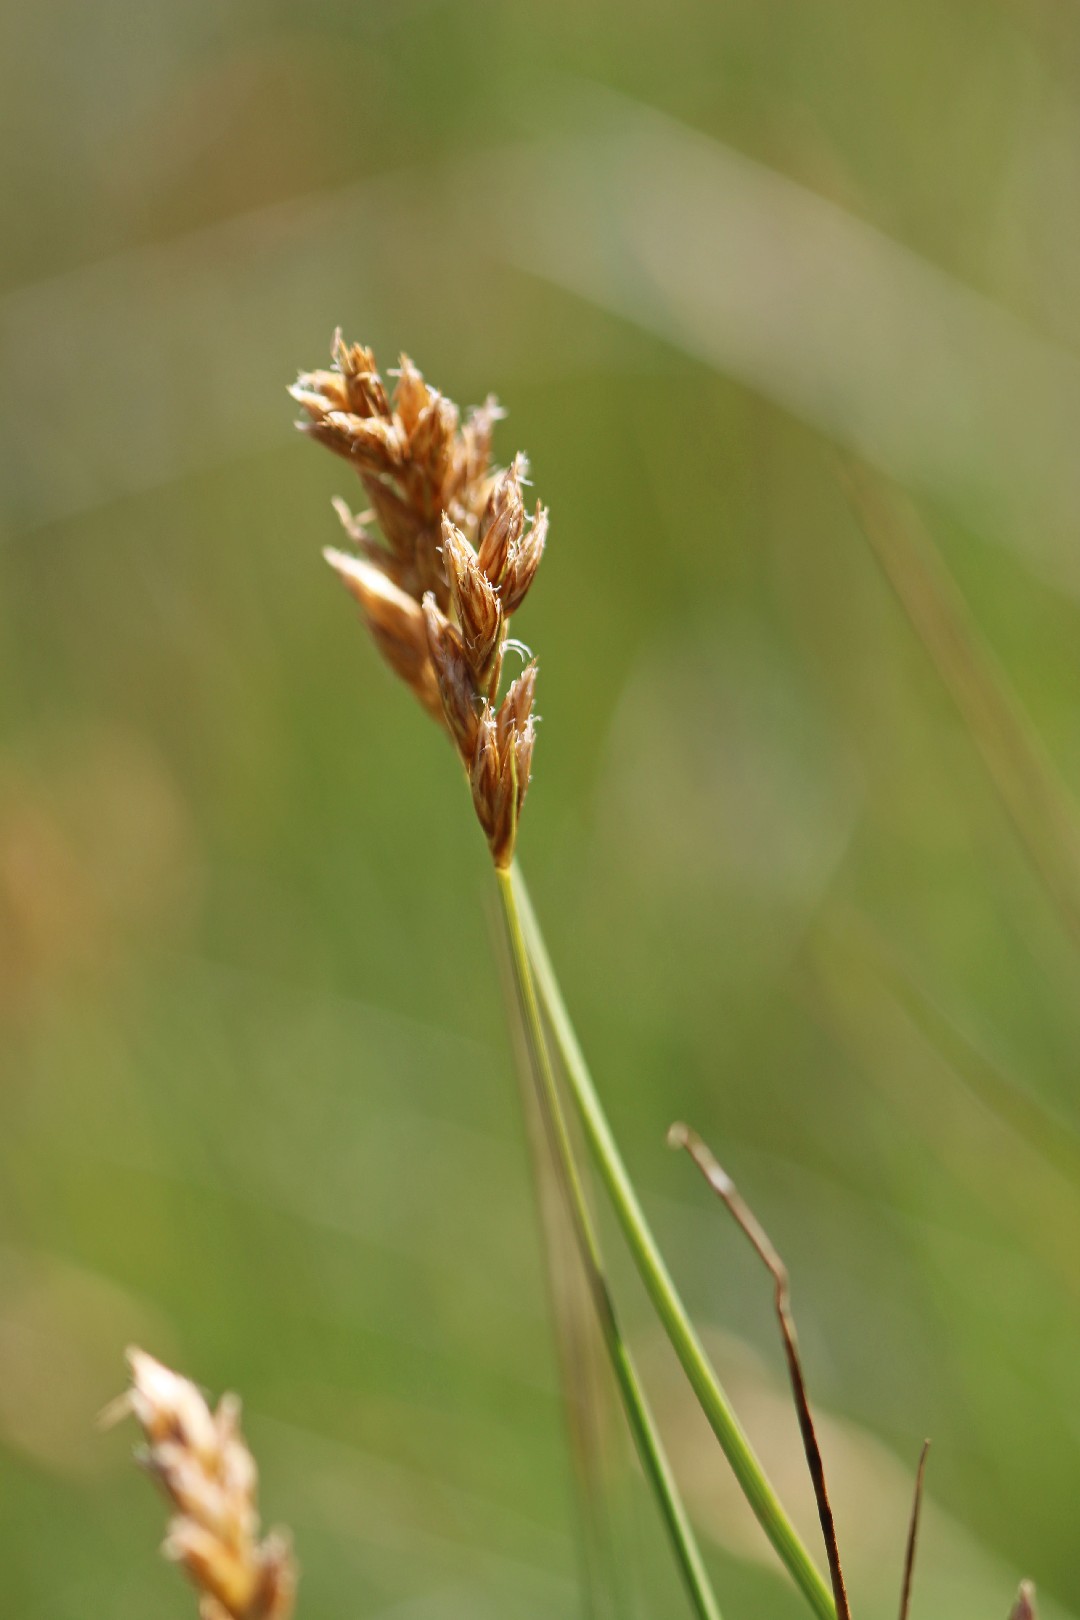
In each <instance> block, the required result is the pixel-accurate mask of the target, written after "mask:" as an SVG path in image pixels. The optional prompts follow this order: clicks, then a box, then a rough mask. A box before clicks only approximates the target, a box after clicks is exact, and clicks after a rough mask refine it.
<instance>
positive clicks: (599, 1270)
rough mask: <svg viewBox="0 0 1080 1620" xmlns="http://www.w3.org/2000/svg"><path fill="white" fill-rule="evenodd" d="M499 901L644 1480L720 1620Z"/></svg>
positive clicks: (506, 889)
mask: <svg viewBox="0 0 1080 1620" xmlns="http://www.w3.org/2000/svg"><path fill="white" fill-rule="evenodd" d="M495 876H496V880H497V884H498V890H499V899H500V901H501V903H502V914H503V921H504V923H505V926H506V938H507V944H508V945H509V948H510V957H511V961H512V963H513V967H514V979H515V984H516V987H517V993H518V1005H519V1009H520V1012H521V1016H522V1023H523V1025H524V1029H525V1034H526V1038H527V1041H528V1045H529V1054H530V1058H531V1062H532V1069H533V1079H534V1082H535V1085H536V1090H537V1099H538V1102H539V1105H540V1110H541V1113H542V1115H543V1119H544V1125H545V1129H546V1130H547V1132H548V1137H549V1142H550V1146H551V1152H552V1157H553V1159H554V1160H555V1163H556V1164H557V1166H558V1168H559V1174H560V1178H561V1180H562V1186H563V1193H564V1195H565V1198H566V1202H567V1209H568V1212H569V1215H570V1218H571V1221H572V1222H573V1226H574V1232H575V1235H576V1237H577V1241H578V1246H579V1248H580V1251H581V1258H582V1263H583V1265H584V1268H585V1273H586V1277H587V1279H588V1282H589V1288H590V1291H591V1293H592V1296H593V1300H594V1303H595V1307H596V1312H597V1316H598V1318H599V1322H600V1328H601V1331H602V1333H603V1337H604V1343H605V1346H606V1348H607V1352H608V1356H609V1358H610V1360H611V1365H612V1370H613V1372H614V1374H615V1379H616V1382H617V1384H618V1386H619V1393H620V1395H621V1397H622V1403H623V1408H624V1410H625V1412H626V1417H627V1421H628V1423H629V1425H630V1430H631V1433H632V1434H633V1437H634V1443H635V1445H636V1447H637V1451H638V1456H639V1457H640V1459H641V1465H642V1468H643V1469H644V1472H645V1477H646V1479H647V1480H648V1482H649V1485H650V1486H651V1488H652V1491H653V1495H654V1496H655V1498H656V1502H657V1506H658V1507H659V1509H660V1513H661V1515H662V1517H663V1520H664V1524H665V1527H666V1529H667V1532H668V1536H669V1538H670V1541H671V1545H672V1549H673V1551H674V1553H675V1557H676V1561H677V1562H678V1565H679V1569H680V1572H681V1574H682V1577H683V1580H684V1582H685V1584H686V1588H687V1591H688V1592H689V1594H690V1597H691V1600H692V1602H693V1604H694V1608H695V1610H696V1611H697V1614H698V1616H699V1617H700V1620H720V1610H719V1607H718V1605H717V1602H716V1598H715V1596H714V1595H713V1592H712V1588H711V1586H710V1584H709V1577H708V1574H707V1572H706V1570H705V1565H704V1561H703V1560H702V1557H701V1551H700V1549H699V1547H698V1545H697V1541H696V1539H695V1537H694V1532H693V1529H692V1528H691V1525H690V1521H689V1518H688V1517H687V1513H686V1509H685V1507H684V1506H683V1502H682V1498H681V1496H680V1495H679V1488H678V1486H677V1484H676V1483H675V1478H674V1475H673V1474H672V1471H671V1465H670V1463H669V1462H668V1459H667V1454H666V1453H665V1451H664V1446H663V1442H662V1441H661V1439H660V1435H659V1432H658V1430H657V1427H656V1422H655V1419H654V1418H653V1415H652V1412H651V1411H650V1409H649V1404H648V1401H647V1399H646V1396H645V1392H644V1390H643V1389H642V1386H641V1382H640V1379H639V1377H638V1373H637V1369H636V1367H635V1365H634V1362H633V1359H632V1357H631V1355H630V1351H629V1349H628V1347H627V1345H626V1342H625V1340H624V1339H623V1336H622V1333H621V1331H620V1328H619V1323H618V1319H617V1317H616V1315H615V1308H614V1304H613V1301H612V1298H611V1294H610V1291H609V1289H608V1286H607V1281H606V1279H605V1276H604V1269H603V1259H602V1256H601V1253H600V1245H599V1241H598V1239H597V1235H596V1230H595V1228H594V1226H593V1221H592V1216H591V1214H590V1213H589V1206H588V1202H587V1200H586V1196H585V1189H584V1186H583V1185H582V1181H581V1176H580V1174H579V1171H578V1168H577V1164H576V1162H575V1159H574V1153H573V1147H572V1144H571V1141H570V1133H569V1130H568V1128H567V1122H566V1116H565V1114H564V1113H563V1107H562V1101H561V1099H560V1097H559V1090H558V1086H557V1084H556V1081H555V1074H554V1071H553V1069H552V1066H551V1057H550V1054H549V1052H548V1047H547V1041H546V1039H545V1036H544V1028H543V1023H542V1020H541V1016H540V1005H539V1002H538V1001H537V996H536V985H535V983H534V981H533V974H532V970H531V969H530V966H529V956H528V952H527V950H526V945H525V935H524V933H523V930H522V919H521V916H520V913H519V910H518V897H517V893H516V889H515V884H514V879H513V875H512V872H511V870H509V869H502V868H496V873H495Z"/></svg>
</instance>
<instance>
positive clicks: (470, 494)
mask: <svg viewBox="0 0 1080 1620" xmlns="http://www.w3.org/2000/svg"><path fill="white" fill-rule="evenodd" d="M333 362H334V363H333V367H332V369H331V370H329V371H312V372H306V373H303V374H302V375H301V376H300V378H299V379H298V381H297V383H296V385H295V387H294V388H293V389H292V390H291V393H292V396H293V398H294V399H295V400H296V401H297V402H298V403H299V404H300V405H301V406H302V408H303V410H304V412H305V413H306V417H305V420H303V421H301V423H300V424H299V426H300V427H301V429H302V430H303V431H304V432H305V433H308V434H309V435H310V436H311V437H312V438H314V439H317V440H318V442H319V443H320V444H324V445H326V446H327V448H328V449H330V450H333V451H334V452H335V453H336V454H337V455H340V456H343V457H344V458H345V459H346V460H348V461H351V462H352V464H353V465H354V467H355V468H356V471H357V473H358V474H359V477H360V481H361V483H362V484H363V486H364V491H365V493H366V495H367V498H368V501H369V502H370V510H369V511H366V512H363V513H362V514H360V515H359V516H354V515H353V514H352V512H351V511H350V510H349V508H348V507H347V506H346V505H345V503H344V502H335V507H336V510H337V513H338V516H339V518H340V519H341V522H342V525H343V527H344V529H345V532H346V534H347V535H348V537H349V539H350V541H351V542H352V544H353V546H354V547H355V549H356V552H357V553H358V555H355V556H354V555H351V554H349V553H346V552H341V551H333V550H330V551H327V552H326V554H325V555H326V559H327V561H328V562H329V563H330V565H331V567H332V568H334V569H335V570H336V571H337V573H338V575H339V576H340V578H341V579H342V581H343V582H344V584H345V585H346V586H347V588H348V589H349V591H350V592H351V593H352V595H353V596H354V597H355V599H356V601H357V602H358V603H359V605H360V608H361V611H362V612H363V615H364V618H365V620H366V621H367V625H368V628H369V629H370V631H371V634H372V639H373V640H374V642H375V644H376V646H377V647H378V649H379V651H380V652H381V654H382V656H383V658H384V659H385V660H386V662H387V663H388V664H389V665H390V667H391V669H392V670H393V671H394V673H395V674H396V675H398V676H400V677H401V679H402V680H403V681H404V682H405V683H406V685H407V686H409V687H411V689H412V690H413V692H414V693H415V694H416V696H417V698H418V699H419V700H420V702H421V703H422V704H423V706H424V708H425V709H426V710H427V712H428V713H429V714H430V715H432V717H433V718H434V719H436V720H438V721H439V722H440V723H441V724H442V725H443V726H445V728H446V730H447V732H448V733H449V735H450V737H451V739H452V741H453V743H454V746H455V747H456V749H457V751H458V754H459V756H460V758H461V761H462V764H463V765H464V767H465V771H466V774H467V775H468V778H469V783H470V787H471V790H472V796H473V804H474V806H475V808H476V813H477V816H478V818H479V821H480V825H481V826H482V827H483V829H484V833H485V835H486V837H487V840H488V844H489V845H490V848H491V852H492V855H493V857H494V860H495V864H496V866H499V867H506V866H509V864H510V861H511V859H512V857H513V852H514V842H515V839H516V836H517V823H518V817H519V816H520V813H521V807H522V804H523V803H524V800H525V794H526V791H527V789H528V785H529V778H530V773H531V766H532V751H533V742H534V737H535V726H534V718H533V693H534V689H535V684H536V664H535V662H530V663H529V664H528V665H527V666H526V668H525V670H524V672H523V673H522V674H521V675H519V676H518V678H517V680H516V681H514V682H513V683H512V684H511V686H510V687H509V689H508V690H507V692H506V694H505V696H504V697H503V698H502V700H501V702H500V700H499V682H500V678H501V675H502V667H503V652H504V649H505V646H506V642H507V633H508V625H509V621H510V617H511V615H512V614H513V613H515V612H516V611H517V609H518V608H519V607H520V606H521V603H522V602H523V601H524V599H525V596H526V594H527V592H528V589H529V586H530V585H531V584H532V581H533V578H534V577H535V574H536V570H537V567H538V566H539V563H540V558H541V556H542V555H543V551H544V544H545V541H546V538H547V526H548V515H547V512H546V510H545V509H544V508H543V507H542V506H540V504H539V502H538V503H537V506H536V510H535V512H534V513H533V516H532V518H531V521H528V520H527V519H526V513H525V506H524V502H523V499H522V494H521V486H522V483H523V482H524V480H525V477H526V474H527V471H528V467H527V463H526V461H525V458H524V456H521V455H518V456H515V458H514V460H513V461H512V462H511V464H510V466H509V467H508V468H507V469H506V470H505V471H504V472H501V473H498V474H496V473H495V472H493V470H492V468H491V435H492V429H493V427H494V424H495V422H496V421H497V420H498V419H499V417H500V415H501V414H502V413H501V411H500V410H499V408H498V406H497V404H496V402H495V401H494V399H490V398H489V399H488V400H487V402H486V403H485V404H484V405H483V406H481V407H480V409H479V410H476V411H473V412H472V413H471V414H470V415H469V416H468V417H467V418H466V420H465V422H464V423H462V422H461V418H460V413H459V411H458V408H457V406H456V405H454V404H453V403H452V402H451V401H450V400H448V399H446V398H445V397H444V396H443V395H442V394H440V393H439V392H438V390H437V389H434V388H431V387H429V385H428V384H427V383H426V382H425V381H424V379H423V377H422V376H421V374H420V372H419V371H417V369H416V367H415V366H414V365H413V363H412V361H411V360H410V359H409V358H408V356H406V355H402V357H401V364H400V367H399V370H398V372H397V386H396V388H395V389H394V393H393V398H392V399H391V397H390V395H389V394H388V393H387V390H386V388H385V386H384V384H383V380H382V377H381V376H380V375H379V372H378V370H377V368H376V365H375V357H374V355H373V354H372V352H371V350H370V349H365V348H364V347H363V346H362V345H360V344H353V345H348V344H346V343H345V342H344V341H343V340H342V337H341V333H340V332H338V333H337V334H336V335H335V338H334V344H333ZM372 523H374V524H377V526H378V529H379V530H380V531H381V536H382V538H381V539H380V538H379V537H378V535H377V534H375V533H374V532H373V530H372V528H371V524H372Z"/></svg>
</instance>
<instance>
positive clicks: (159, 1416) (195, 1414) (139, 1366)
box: [109, 1349, 296, 1620]
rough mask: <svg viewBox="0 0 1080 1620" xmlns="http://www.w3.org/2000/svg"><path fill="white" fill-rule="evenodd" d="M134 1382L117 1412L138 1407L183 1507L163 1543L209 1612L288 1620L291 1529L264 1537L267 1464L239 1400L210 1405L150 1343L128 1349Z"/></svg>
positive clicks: (151, 1452) (207, 1615) (159, 1464)
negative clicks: (262, 1483)
mask: <svg viewBox="0 0 1080 1620" xmlns="http://www.w3.org/2000/svg"><path fill="white" fill-rule="evenodd" d="M128 1362H129V1364H130V1366H131V1378H132V1384H131V1388H130V1390H129V1391H128V1392H127V1394H126V1395H124V1396H122V1397H121V1399H120V1401H118V1402H117V1403H116V1405H115V1406H114V1408H113V1409H112V1410H111V1412H110V1414H109V1416H110V1417H119V1416H121V1415H123V1414H124V1413H126V1412H131V1413H132V1414H133V1415H134V1416H135V1418H136V1419H137V1421H138V1423H139V1425H140V1427H141V1428H142V1431H143V1435H144V1436H145V1439H146V1449H145V1452H144V1453H143V1454H142V1455H141V1457H140V1460H141V1461H142V1462H143V1463H144V1465H145V1467H146V1469H147V1471H148V1472H149V1473H151V1474H152V1475H153V1476H154V1478H155V1479H156V1480H157V1481H158V1483H159V1484H160V1486H161V1488H162V1490H163V1491H164V1492H165V1494H166V1496H167V1497H168V1498H169V1501H170V1502H171V1503H172V1506H173V1508H174V1509H175V1513H174V1516H173V1518H172V1519H171V1521H170V1523H169V1528H168V1534H167V1536H166V1538H165V1542H164V1544H163V1547H162V1551H163V1552H164V1554H165V1556H166V1557H167V1558H171V1559H173V1560H175V1562H177V1563H178V1564H180V1565H181V1566H182V1567H183V1569H184V1570H185V1571H186V1573H187V1575H188V1576H189V1578H190V1580H191V1581H192V1583H193V1585H194V1586H195V1588H196V1590H197V1591H198V1593H199V1614H200V1617H201V1620H289V1616H290V1615H291V1614H292V1610H293V1599H294V1594H295V1590H296V1564H295V1561H294V1559H293V1555H292V1549H291V1547H290V1544H289V1541H288V1538H287V1537H286V1536H285V1535H283V1534H282V1533H281V1532H273V1533H271V1534H270V1535H268V1536H266V1537H265V1538H263V1539H260V1535H259V1531H260V1525H259V1513H258V1505H257V1489H258V1470H257V1469H256V1466H255V1459H254V1458H253V1457H252V1455H251V1452H250V1451H249V1450H248V1448H247V1445H246V1443H245V1441H244V1437H243V1435H242V1434H241V1432H240V1402H239V1400H238V1399H237V1398H236V1396H235V1395H225V1396H223V1397H222V1399H221V1400H220V1401H219V1403H218V1406H217V1409H216V1410H215V1411H213V1412H211V1410H210V1408H209V1406H208V1405H207V1403H206V1401H205V1400H204V1399H203V1396H202V1394H201V1393H200V1392H199V1390H198V1389H197V1388H196V1386H195V1385H194V1384H193V1383H191V1382H190V1380H189V1379H187V1378H182V1377H181V1376H180V1375H179V1374H178V1373H175V1372H172V1371H170V1369H169V1368H168V1367H166V1366H164V1365H163V1364H162V1363H161V1362H160V1361H155V1360H154V1358H153V1356H149V1355H147V1354H146V1352H145V1351H144V1350H136V1349H132V1350H129V1351H128Z"/></svg>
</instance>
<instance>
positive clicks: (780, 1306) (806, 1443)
mask: <svg viewBox="0 0 1080 1620" xmlns="http://www.w3.org/2000/svg"><path fill="white" fill-rule="evenodd" d="M668 1144H669V1146H670V1147H673V1148H685V1150H686V1152H687V1153H688V1154H689V1155H690V1157H691V1159H693V1161H694V1163H695V1164H696V1165H697V1167H698V1169H699V1170H700V1171H701V1173H702V1175H703V1176H704V1177H705V1180H706V1181H707V1182H708V1183H709V1186H710V1187H711V1188H712V1189H713V1191H714V1192H715V1193H716V1194H717V1196H718V1197H719V1198H720V1199H722V1200H723V1202H724V1203H725V1204H726V1205H727V1208H728V1210H729V1211H730V1212H731V1214H732V1215H733V1216H734V1218H735V1221H736V1222H737V1224H738V1225H739V1226H740V1227H741V1228H742V1231H743V1232H744V1233H745V1234H746V1236H747V1238H748V1239H749V1240H750V1243H751V1245H752V1246H753V1248H754V1249H755V1250H756V1252H757V1254H758V1256H759V1258H760V1259H761V1261H762V1262H763V1264H764V1265H765V1266H766V1267H767V1269H768V1270H769V1272H770V1273H771V1274H772V1279H773V1283H774V1285H775V1297H776V1318H777V1321H778V1322H779V1324H780V1335H781V1337H782V1339H783V1341H784V1353H785V1355H786V1356H787V1364H788V1373H789V1376H790V1378H791V1389H792V1393H793V1395H794V1397H795V1410H796V1412H797V1413H798V1418H799V1430H800V1433H801V1434H802V1442H803V1450H804V1451H805V1453H806V1463H807V1467H808V1468H809V1470H810V1479H811V1482H812V1484H813V1487H814V1500H815V1501H816V1503H817V1510H818V1519H819V1520H820V1522H821V1534H822V1538H823V1540H824V1542H825V1555H826V1557H827V1559H828V1561H829V1575H830V1578H831V1580H832V1589H833V1600H834V1602H835V1604H836V1613H837V1620H851V1606H850V1604H849V1603H848V1595H847V1588H846V1586H845V1584H844V1572H843V1569H842V1567H841V1564H840V1548H839V1545H838V1543H837V1539H836V1522H835V1520H834V1518H833V1511H832V1504H831V1502H830V1501H829V1492H828V1487H827V1486H826V1483H825V1465H824V1462H823V1461H822V1457H821V1447H820V1446H819V1445H818V1438H817V1433H816V1431H815V1429H814V1419H813V1415H812V1414H811V1411H810V1401H809V1398H808V1396H807V1393H806V1381H805V1379H804V1377H803V1370H802V1362H801V1360H800V1357H799V1347H798V1341H797V1339H796V1336H795V1322H794V1319H793V1317H792V1315H791V1303H790V1294H789V1290H788V1274H787V1268H786V1266H785V1265H784V1262H783V1261H782V1260H781V1258H780V1256H779V1255H778V1254H777V1252H776V1250H775V1248H774V1247H773V1245H772V1242H771V1240H770V1239H769V1236H768V1234H767V1233H766V1231H765V1229H764V1227H763V1226H762V1225H761V1223H760V1222H759V1221H758V1219H757V1216H756V1215H755V1214H754V1212H753V1210H752V1209H751V1208H750V1207H749V1205H748V1204H746V1203H745V1201H744V1200H743V1198H742V1197H741V1196H740V1194H739V1192H738V1190H737V1188H736V1186H735V1183H734V1182H733V1181H732V1179H731V1177H730V1176H729V1175H728V1173H727V1171H726V1170H725V1169H724V1168H723V1166H722V1165H721V1164H720V1163H719V1162H718V1161H717V1160H716V1158H715V1157H714V1156H713V1154H712V1153H711V1152H710V1150H709V1148H708V1147H707V1146H706V1144H705V1143H704V1142H703V1141H702V1139H701V1137H700V1136H698V1134H697V1132H696V1131H692V1130H691V1129H690V1127H689V1126H688V1125H682V1124H676V1125H673V1126H672V1127H671V1129H670V1130H669V1132H668Z"/></svg>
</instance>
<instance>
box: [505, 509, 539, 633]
mask: <svg viewBox="0 0 1080 1620" xmlns="http://www.w3.org/2000/svg"><path fill="white" fill-rule="evenodd" d="M547 530H548V515H547V507H545V506H541V505H540V502H539V501H537V503H536V512H535V513H534V515H533V520H532V522H531V523H530V525H529V527H528V528H527V529H526V530H525V531H524V532H523V533H522V535H521V538H520V540H519V541H518V543H517V544H516V545H515V546H513V547H511V550H510V555H509V557H508V558H507V562H506V572H505V574H504V575H503V581H502V584H501V585H500V586H499V597H500V600H501V602H502V610H503V613H504V614H505V615H506V617H507V618H509V617H510V615H511V613H516V612H517V610H518V608H519V607H520V606H521V604H522V602H523V601H524V600H525V596H526V593H527V592H528V589H529V586H530V585H531V584H532V582H533V580H534V579H535V577H536V570H537V569H538V568H539V566H540V559H541V557H542V556H543V555H544V546H545V544H546V542H547Z"/></svg>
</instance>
